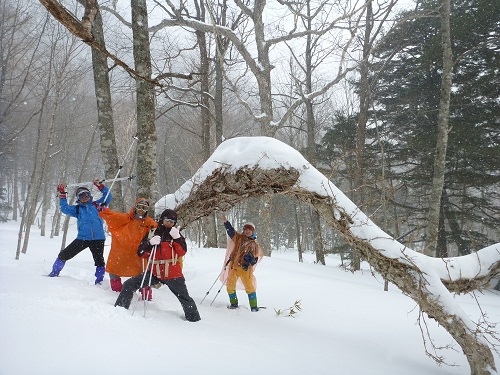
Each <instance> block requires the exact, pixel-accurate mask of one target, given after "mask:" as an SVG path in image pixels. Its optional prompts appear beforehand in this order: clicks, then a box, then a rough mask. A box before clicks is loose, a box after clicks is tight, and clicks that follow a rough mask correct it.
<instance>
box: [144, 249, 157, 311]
mask: <svg viewBox="0 0 500 375" xmlns="http://www.w3.org/2000/svg"><path fill="white" fill-rule="evenodd" d="M157 247H158V246H156V245H155V247H154V248H153V259H155V256H156V248H157ZM151 268H153V266H152V265H151ZM152 278H153V271H152V270H150V271H149V282H148V288H147V289H146V294H145V295H144V296H143V299H144V315H143V316H144V318H145V317H146V300H147V298H148V296H149V291H150V290H151V279H152Z"/></svg>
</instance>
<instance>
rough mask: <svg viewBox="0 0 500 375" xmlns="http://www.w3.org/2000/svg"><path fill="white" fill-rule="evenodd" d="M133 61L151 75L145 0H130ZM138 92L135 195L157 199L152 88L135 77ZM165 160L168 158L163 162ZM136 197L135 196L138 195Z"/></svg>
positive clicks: (147, 76) (153, 97)
mask: <svg viewBox="0 0 500 375" xmlns="http://www.w3.org/2000/svg"><path fill="white" fill-rule="evenodd" d="M130 4H131V8H132V32H133V38H134V63H135V70H136V71H137V73H138V74H139V75H140V76H142V77H146V78H148V79H150V78H151V74H152V68H151V52H150V45H149V33H148V10H147V5H146V0H131V2H130ZM135 82H136V93H137V136H138V138H139V146H138V149H137V197H143V198H150V199H152V200H157V199H158V198H159V192H158V189H157V185H156V172H157V160H156V140H157V138H156V127H155V91H154V86H153V84H152V83H151V82H150V81H147V80H144V79H141V78H136V79H135ZM165 162H168V161H165ZM137 197H136V198H137Z"/></svg>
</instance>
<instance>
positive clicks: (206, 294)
mask: <svg viewBox="0 0 500 375" xmlns="http://www.w3.org/2000/svg"><path fill="white" fill-rule="evenodd" d="M229 262H230V259H228V260H227V262H226V264H225V265H224V268H223V269H222V271H220V273H219V276H217V278H216V279H215V280H214V283H213V284H212V286H211V287H210V289H209V290H208V291H207V293H205V297H203V299H202V300H201V302H200V305H201V304H202V303H203V301H205V298H207V296H208V294H209V293H210V291H211V290H212V288H213V287H214V285H215V283H216V282H217V280H219V278H220V275H222V273H223V272H224V271H225V270H226V267H227V265H228V264H229Z"/></svg>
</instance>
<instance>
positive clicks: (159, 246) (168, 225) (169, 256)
mask: <svg viewBox="0 0 500 375" xmlns="http://www.w3.org/2000/svg"><path fill="white" fill-rule="evenodd" d="M176 222H177V213H176V212H175V211H174V210H170V209H167V210H165V211H163V212H162V214H161V215H160V220H159V221H158V227H157V228H156V230H155V233H154V234H155V235H154V237H152V238H151V239H149V237H148V236H147V235H146V236H144V238H143V239H142V241H141V243H140V245H139V249H138V250H137V254H138V255H139V256H140V257H142V258H144V259H146V260H147V259H149V257H150V256H152V255H153V254H154V258H153V259H151V262H150V266H149V268H148V269H147V270H146V272H145V273H141V274H139V275H137V276H134V277H132V278H130V279H128V280H127V281H125V283H123V288H122V290H121V292H120V295H119V296H118V298H117V300H116V302H115V306H120V307H124V308H126V309H128V308H129V307H130V303H131V302H132V298H133V297H134V292H135V291H136V290H138V289H140V288H141V286H142V287H144V286H147V287H148V288H149V286H148V285H155V284H158V283H161V284H165V285H166V286H168V288H169V289H170V291H171V292H172V293H173V294H174V295H175V296H176V297H177V299H178V300H179V302H180V303H181V306H182V309H183V310H184V315H185V317H186V320H188V321H190V322H197V321H198V320H200V319H201V318H200V314H199V312H198V308H197V307H196V303H195V302H194V300H193V299H192V298H191V297H190V296H189V292H188V290H187V286H186V281H185V279H184V275H183V274H182V264H181V263H182V262H181V261H180V258H181V257H183V256H184V255H185V254H186V249H187V247H186V241H185V239H184V237H183V236H182V235H181V234H180V232H179V229H177V228H176V227H175V226H174V225H175V224H176ZM150 279H151V283H150V282H149V280H150ZM143 280H144V285H143ZM143 295H144V293H143Z"/></svg>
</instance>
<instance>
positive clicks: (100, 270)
mask: <svg viewBox="0 0 500 375" xmlns="http://www.w3.org/2000/svg"><path fill="white" fill-rule="evenodd" d="M88 242H89V249H90V252H91V253H92V257H93V258H94V265H95V266H96V271H95V283H96V285H97V284H101V283H102V280H104V273H105V268H104V266H105V265H106V263H105V262H104V240H94V241H88Z"/></svg>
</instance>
